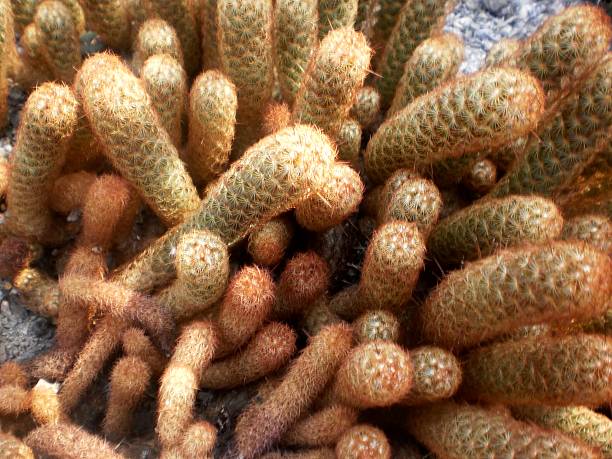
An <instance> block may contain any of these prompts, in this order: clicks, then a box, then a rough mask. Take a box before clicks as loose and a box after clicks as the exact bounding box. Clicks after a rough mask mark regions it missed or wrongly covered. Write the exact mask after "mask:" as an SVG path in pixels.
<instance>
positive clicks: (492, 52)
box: [485, 38, 521, 67]
mask: <svg viewBox="0 0 612 459" xmlns="http://www.w3.org/2000/svg"><path fill="white" fill-rule="evenodd" d="M520 47H521V42H520V41H519V40H516V39H514V38H502V39H501V40H499V41H498V42H497V43H494V44H493V46H491V48H490V49H489V52H488V53H487V57H486V59H485V67H496V66H499V65H510V66H513V67H515V66H516V59H515V56H516V53H517V51H518V49H519V48H520Z"/></svg>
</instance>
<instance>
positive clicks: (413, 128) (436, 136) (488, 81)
mask: <svg viewBox="0 0 612 459" xmlns="http://www.w3.org/2000/svg"><path fill="white" fill-rule="evenodd" d="M409 5H410V4H407V6H409ZM468 100H470V102H469V103H468ZM543 110H544V98H543V93H542V90H541V88H540V85H539V83H538V81H537V80H536V79H535V78H533V77H531V76H529V75H528V74H526V73H524V72H521V71H518V70H515V69H511V68H494V69H490V70H484V71H482V72H480V73H477V74H474V75H469V76H464V77H460V78H456V79H455V80H453V81H451V82H449V83H447V84H446V85H443V86H441V87H439V88H437V89H435V90H434V91H430V92H429V93H427V94H425V95H423V96H422V97H419V98H417V99H416V100H414V101H413V102H412V103H411V104H410V105H408V106H407V107H405V108H403V109H402V110H400V111H399V112H397V113H396V115H395V116H393V117H392V118H390V119H388V120H387V121H385V122H384V123H383V124H382V125H381V126H380V128H379V129H378V130H377V131H376V133H375V134H374V136H373V137H372V138H371V139H370V141H369V142H368V147H367V149H366V152H365V156H364V160H365V170H366V173H367V174H368V177H369V178H370V179H372V180H373V181H374V182H376V183H381V182H383V181H384V180H386V179H387V178H388V177H389V176H390V175H391V174H392V173H393V172H394V171H395V170H397V169H400V168H407V169H411V170H417V171H419V170H424V169H426V168H428V167H430V166H431V165H432V164H433V163H435V162H437V161H441V160H443V159H447V158H455V157H459V156H461V155H464V154H468V153H476V152H478V151H482V150H484V149H485V148H494V147H496V146H501V145H504V144H506V143H508V142H510V141H512V140H513V139H515V138H517V137H520V136H521V135H525V134H526V133H528V132H530V131H531V130H532V129H534V127H535V126H536V123H537V122H538V120H539V119H540V116H541V115H542V113H543ZM443 113H453V115H452V119H451V118H449V117H448V116H447V115H443ZM432 114H433V116H432Z"/></svg>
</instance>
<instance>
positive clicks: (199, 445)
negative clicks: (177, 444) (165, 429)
mask: <svg viewBox="0 0 612 459" xmlns="http://www.w3.org/2000/svg"><path fill="white" fill-rule="evenodd" d="M183 435H184V436H183V441H182V442H181V452H182V453H183V455H184V456H185V457H186V458H196V457H198V458H212V457H213V456H212V451H213V448H214V447H215V443H216V442H217V429H216V428H215V427H214V426H213V425H212V424H211V423H209V422H206V421H198V422H194V423H193V424H191V425H190V426H189V427H188V428H187V430H186V431H185V433H184V434H183Z"/></svg>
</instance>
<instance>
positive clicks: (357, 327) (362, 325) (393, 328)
mask: <svg viewBox="0 0 612 459" xmlns="http://www.w3.org/2000/svg"><path fill="white" fill-rule="evenodd" d="M400 334H401V324H400V322H399V320H398V319H397V317H395V315H393V314H392V313H391V312H389V311H385V310H384V309H380V310H377V311H376V310H370V311H366V312H365V313H363V314H362V315H361V316H360V317H359V318H358V319H357V320H356V321H355V323H354V324H353V337H354V339H355V342H356V343H367V342H369V341H376V340H384V341H392V342H394V343H397V342H398V341H399V339H400Z"/></svg>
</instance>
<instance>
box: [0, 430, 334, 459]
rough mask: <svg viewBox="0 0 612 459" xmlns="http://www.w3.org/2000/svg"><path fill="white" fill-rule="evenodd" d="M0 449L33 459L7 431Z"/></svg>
mask: <svg viewBox="0 0 612 459" xmlns="http://www.w3.org/2000/svg"><path fill="white" fill-rule="evenodd" d="M0 449H1V450H2V454H3V457H5V458H6V459H8V458H11V459H34V453H33V452H32V450H31V449H30V447H29V446H27V445H26V444H25V443H24V442H22V441H21V440H20V439H18V438H17V437H15V436H13V435H11V434H8V433H4V432H0ZM333 457H334V456H332V458H333Z"/></svg>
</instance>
